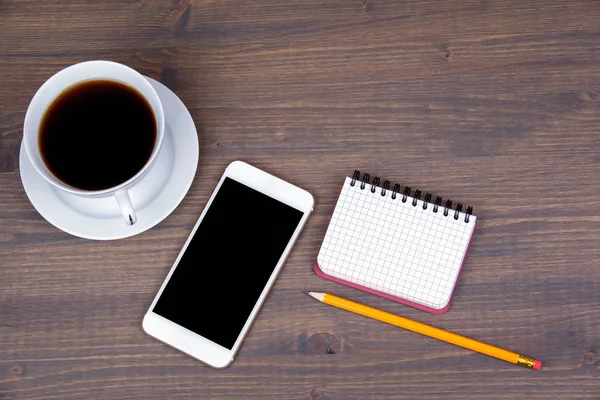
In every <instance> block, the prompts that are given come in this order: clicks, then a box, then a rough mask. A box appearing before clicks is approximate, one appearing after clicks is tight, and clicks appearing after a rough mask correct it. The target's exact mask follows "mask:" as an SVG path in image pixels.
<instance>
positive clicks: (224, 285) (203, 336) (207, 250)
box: [142, 161, 314, 368]
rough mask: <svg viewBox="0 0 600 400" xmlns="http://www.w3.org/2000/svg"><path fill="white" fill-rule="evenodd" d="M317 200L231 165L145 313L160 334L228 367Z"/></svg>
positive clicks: (147, 326) (152, 331) (149, 328)
mask: <svg viewBox="0 0 600 400" xmlns="http://www.w3.org/2000/svg"><path fill="white" fill-rule="evenodd" d="M313 206H314V199H313V197H312V195H311V194H310V193H308V192H307V191H306V190H303V189H301V188H299V187H297V186H295V185H293V184H291V183H288V182H286V181H284V180H282V179H280V178H277V177H275V176H273V175H271V174H269V173H267V172H265V171H262V170H260V169H258V168H256V167H253V166H251V165H249V164H247V163H245V162H242V161H234V162H232V163H231V164H229V166H228V167H227V168H226V170H225V172H224V173H223V176H222V177H221V179H220V180H219V183H218V184H217V186H216V188H215V190H214V191H213V193H212V195H211V197H210V199H209V200H208V203H207V204H206V206H205V207H204V210H203V211H202V214H201V215H200V218H199V219H198V222H196V225H195V226H194V228H193V229H192V232H191V234H190V235H189V237H188V239H187V240H186V242H185V244H184V246H183V249H182V250H181V252H180V253H179V255H178V256H177V258H176V260H175V262H174V264H173V266H172V267H171V270H170V271H169V273H168V275H167V277H166V279H165V280H164V282H163V284H162V286H161V288H160V289H159V291H158V293H157V294H156V296H155V298H154V300H153V302H152V304H151V305H150V308H149V309H148V311H147V312H146V315H145V316H144V319H143V324H142V325H143V328H144V331H145V332H146V333H148V334H149V335H150V336H152V337H154V338H155V339H158V340H160V341H162V342H164V343H166V344H168V345H170V346H172V347H174V348H176V349H178V350H180V351H182V352H184V353H186V354H188V355H190V356H192V357H193V358H195V359H197V360H199V361H202V362H203V363H205V364H207V365H209V366H212V367H215V368H225V367H228V366H229V365H230V364H231V363H232V361H233V359H234V357H235V355H236V354H237V352H238V350H239V349H240V347H241V345H242V342H243V340H244V338H245V336H246V334H247V333H248V331H249V329H250V327H251V325H252V323H253V322H254V320H255V318H256V316H257V314H258V312H259V310H260V308H261V307H262V304H263V302H264V301H265V299H266V297H267V295H268V293H269V291H270V290H271V287H272V286H273V283H274V282H275V279H276V278H277V275H278V274H279V272H280V270H281V268H282V266H283V263H284V262H285V259H286V258H287V256H288V254H289V253H290V251H291V249H292V246H293V245H294V243H295V242H296V240H297V238H298V235H299V234H300V231H301V230H302V228H303V226H304V224H305V223H306V220H307V218H308V217H309V215H310V214H311V212H312V210H313Z"/></svg>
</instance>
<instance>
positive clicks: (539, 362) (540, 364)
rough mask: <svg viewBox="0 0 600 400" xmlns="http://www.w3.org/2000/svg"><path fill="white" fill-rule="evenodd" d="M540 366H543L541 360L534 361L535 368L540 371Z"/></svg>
mask: <svg viewBox="0 0 600 400" xmlns="http://www.w3.org/2000/svg"><path fill="white" fill-rule="evenodd" d="M540 368H542V362H541V361H540V360H535V362H534V363H533V369H535V370H536V371H539V370H540Z"/></svg>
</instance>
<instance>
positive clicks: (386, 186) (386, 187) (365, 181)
mask: <svg viewBox="0 0 600 400" xmlns="http://www.w3.org/2000/svg"><path fill="white" fill-rule="evenodd" d="M357 181H360V189H361V190H364V189H365V188H366V187H367V185H370V188H369V190H370V191H371V193H375V192H376V190H377V188H378V187H380V188H381V196H385V195H386V194H387V192H388V191H390V186H391V182H390V181H388V180H386V181H384V182H383V185H382V186H379V183H380V182H381V179H380V178H379V177H377V176H376V177H374V178H373V181H372V182H371V175H369V174H363V176H362V179H361V178H360V171H359V170H355V171H354V174H353V175H352V180H351V181H350V186H355V185H356V182H357ZM391 192H392V194H391V198H392V200H396V198H397V196H398V194H400V184H399V183H396V184H394V187H393V188H392V189H391ZM410 193H411V188H410V186H405V187H404V191H403V192H402V202H403V203H406V201H407V200H408V197H409V196H410ZM410 197H412V198H413V201H412V205H413V206H415V207H416V206H417V204H418V202H419V200H420V199H421V191H420V190H415V192H414V194H413V195H412V196H410ZM432 198H433V196H432V194H431V193H425V197H424V199H423V210H427V208H428V206H429V204H431V199H432ZM441 206H442V198H441V197H440V196H436V198H435V202H433V212H434V213H437V212H438V210H439V209H440V207H441ZM462 208H463V205H462V203H457V204H456V207H455V208H454V216H453V218H454V219H455V220H458V218H459V217H460V213H461V212H462ZM450 210H452V200H446V204H445V206H444V216H445V217H447V216H448V215H450V214H449V213H450ZM472 214H473V207H472V206H468V207H467V211H466V212H465V218H464V222H465V223H467V224H468V223H469V220H470V218H471V215H472Z"/></svg>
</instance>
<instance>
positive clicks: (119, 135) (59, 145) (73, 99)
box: [38, 80, 157, 190]
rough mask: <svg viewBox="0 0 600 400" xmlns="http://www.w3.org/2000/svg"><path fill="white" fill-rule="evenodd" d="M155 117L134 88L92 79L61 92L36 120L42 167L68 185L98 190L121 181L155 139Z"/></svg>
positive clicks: (148, 151) (141, 160) (135, 168)
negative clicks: (37, 120)
mask: <svg viewBox="0 0 600 400" xmlns="http://www.w3.org/2000/svg"><path fill="white" fill-rule="evenodd" d="M156 125H157V124H156V118H155V117H154V113H153V112H152V107H151V106H150V104H149V103H148V101H147V100H146V99H145V98H144V97H143V96H142V95H141V93H139V92H138V91H137V90H136V89H134V88H132V87H130V86H127V85H125V84H123V83H120V82H116V81H111V80H92V81H85V82H81V83H79V84H76V85H73V86H71V87H69V88H67V89H66V90H65V91H64V92H62V93H61V94H60V95H59V96H58V97H57V98H56V99H55V100H54V101H53V102H52V104H50V106H49V107H48V109H47V110H46V112H45V114H44V116H43V118H42V122H41V124H40V135H39V143H38V145H39V147H40V152H41V154H42V159H43V160H44V163H45V164H46V166H47V167H48V169H49V170H50V171H51V172H52V173H53V174H54V176H56V177H57V178H58V179H60V180H61V181H62V182H64V183H66V184H67V185H69V186H72V187H75V188H78V189H84V190H102V189H107V188H110V187H113V186H116V185H118V184H120V183H123V182H125V181H126V180H128V179H129V178H131V177H132V176H134V175H135V174H136V173H137V172H139V170H140V169H141V168H142V167H143V166H144V165H145V164H146V162H147V161H148V159H149V158H150V155H151V154H152V150H153V148H154V144H155V142H156V134H157V133H156V131H157V126H156Z"/></svg>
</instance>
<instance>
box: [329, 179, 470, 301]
mask: <svg viewBox="0 0 600 400" xmlns="http://www.w3.org/2000/svg"><path fill="white" fill-rule="evenodd" d="M351 182H352V179H351V178H349V177H348V178H346V181H345V182H344V186H343V188H342V191H341V193H340V197H339V199H338V202H337V204H336V207H335V210H334V212H333V216H332V218H331V221H330V223H329V227H328V229H327V233H326V234H325V238H324V240H323V244H322V245H321V249H320V251H319V254H318V256H317V263H318V265H319V268H320V269H321V270H322V271H323V272H324V273H325V274H328V275H330V276H333V277H336V278H339V279H343V280H345V281H348V282H351V283H354V284H357V285H362V286H366V287H368V288H371V289H375V290H378V291H380V292H383V293H387V294H389V295H392V296H396V297H399V298H401V299H405V300H408V301H411V302H414V303H417V304H421V305H423V306H425V307H430V308H434V309H440V308H443V307H445V306H446V305H447V304H448V303H449V301H450V298H451V295H452V291H453V289H454V286H455V283H456V280H457V279H458V274H459V272H460V268H461V265H462V261H463V258H464V256H465V253H466V251H467V248H468V246H469V242H470V240H471V235H472V234H473V230H474V228H475V222H476V217H475V216H473V215H472V216H470V218H469V222H468V223H465V221H464V219H465V216H466V214H465V213H462V212H461V213H460V214H459V218H458V220H455V219H454V213H455V211H454V210H449V212H448V216H444V212H443V211H444V207H443V206H440V207H439V210H438V212H437V213H434V212H433V204H430V203H428V206H427V209H426V210H423V203H424V202H423V201H422V200H418V201H417V205H416V206H413V205H412V203H413V198H412V197H410V196H409V197H408V199H407V201H406V202H405V203H403V202H402V194H401V193H398V194H397V195H396V198H395V199H392V193H393V192H392V191H391V190H389V189H388V190H387V191H386V192H385V195H382V194H381V193H382V189H381V188H380V187H374V188H375V193H373V192H371V184H366V185H365V188H364V189H361V181H359V180H357V181H356V183H355V185H354V186H351Z"/></svg>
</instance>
